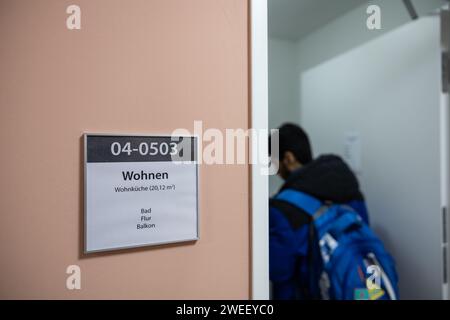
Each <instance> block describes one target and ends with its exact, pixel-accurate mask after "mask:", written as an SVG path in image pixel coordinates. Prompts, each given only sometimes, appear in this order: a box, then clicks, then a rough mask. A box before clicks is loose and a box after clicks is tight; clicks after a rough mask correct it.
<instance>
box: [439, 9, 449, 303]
mask: <svg viewBox="0 0 450 320" xmlns="http://www.w3.org/2000/svg"><path fill="white" fill-rule="evenodd" d="M439 19H440V33H441V66H442V69H441V73H442V74H441V77H442V82H441V90H440V91H441V93H440V167H441V168H440V171H441V208H442V209H441V210H442V212H441V214H442V231H441V233H442V234H441V239H442V244H441V247H442V299H443V300H449V295H450V291H449V285H448V278H449V275H450V273H449V271H450V270H449V261H450V257H449V251H448V237H449V235H450V228H449V221H448V220H449V213H448V212H449V199H450V139H449V136H450V110H449V109H450V98H449V91H450V9H449V7H448V5H447V6H445V7H444V8H442V9H441V10H440V17H439Z"/></svg>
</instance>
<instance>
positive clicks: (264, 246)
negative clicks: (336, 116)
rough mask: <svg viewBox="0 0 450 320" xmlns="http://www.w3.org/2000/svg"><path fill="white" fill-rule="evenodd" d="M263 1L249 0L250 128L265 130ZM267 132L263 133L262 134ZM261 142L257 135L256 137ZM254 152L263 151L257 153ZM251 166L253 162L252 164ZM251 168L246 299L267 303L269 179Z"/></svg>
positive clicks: (253, 147)
mask: <svg viewBox="0 0 450 320" xmlns="http://www.w3.org/2000/svg"><path fill="white" fill-rule="evenodd" d="M267 27H268V24H267V0H249V29H250V30H249V38H250V41H249V45H250V54H249V55H250V57H249V59H250V61H249V65H250V74H249V77H250V81H249V85H250V122H251V123H250V127H251V128H252V129H256V130H260V129H263V130H267V129H268V119H269V111H268V110H269V109H268V90H269V89H268V31H267ZM266 132H267V131H266ZM259 138H261V135H260V137H259ZM250 148H251V151H252V154H253V155H257V154H259V155H261V154H264V155H267V158H268V144H267V143H259V145H258V139H252V143H251V146H250ZM258 148H264V150H259V149H258ZM253 162H255V161H253ZM258 162H260V161H256V164H252V165H251V172H250V174H251V185H250V189H251V193H250V194H251V195H250V197H251V198H250V208H251V218H250V219H251V220H250V221H251V231H250V234H251V240H250V241H251V244H250V246H251V247H250V248H251V262H250V263H251V275H250V282H251V285H250V287H251V288H250V291H251V293H250V296H251V299H254V300H267V299H269V290H270V289H269V177H268V176H267V175H263V174H261V169H263V166H262V165H261V164H260V163H258Z"/></svg>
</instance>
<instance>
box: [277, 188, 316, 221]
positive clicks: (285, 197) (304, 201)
mask: <svg viewBox="0 0 450 320" xmlns="http://www.w3.org/2000/svg"><path fill="white" fill-rule="evenodd" d="M275 199H276V200H282V201H285V202H287V203H290V204H291V205H294V206H296V207H297V208H300V209H302V210H303V211H305V212H306V213H307V214H308V215H310V216H311V217H312V216H314V214H316V213H317V212H318V211H319V209H320V208H321V207H323V204H322V202H321V201H320V200H319V199H316V198H314V197H313V196H310V195H308V194H306V193H303V192H301V191H298V190H294V189H284V190H283V191H281V192H280V193H279V194H277V195H276V196H275Z"/></svg>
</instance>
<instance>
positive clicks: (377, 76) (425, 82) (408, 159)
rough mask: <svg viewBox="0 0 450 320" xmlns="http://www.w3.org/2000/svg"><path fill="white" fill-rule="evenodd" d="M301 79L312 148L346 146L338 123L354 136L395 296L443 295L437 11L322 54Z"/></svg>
mask: <svg viewBox="0 0 450 320" xmlns="http://www.w3.org/2000/svg"><path fill="white" fill-rule="evenodd" d="M380 66H382V67H380ZM301 80H302V81H301V97H302V99H301V104H302V125H303V126H304V128H305V130H306V131H308V132H309V133H310V135H311V142H312V144H313V145H314V146H315V148H316V152H317V153H319V154H323V153H330V152H331V153H334V154H339V155H341V156H344V145H345V144H344V141H345V135H346V133H347V132H357V133H358V136H359V137H360V141H361V143H360V148H359V149H360V152H357V154H359V156H358V157H359V158H360V163H361V165H360V168H361V169H360V173H359V181H360V183H361V186H362V190H363V192H364V193H365V195H366V200H367V205H368V208H369V214H370V218H371V221H372V223H371V225H372V227H373V229H374V230H375V232H376V233H377V234H378V235H379V236H380V237H381V238H382V239H383V241H384V243H385V245H386V246H387V247H388V249H389V251H390V252H391V253H392V254H393V256H394V258H395V259H396V261H397V270H398V272H399V275H400V292H401V296H402V298H407V299H439V298H441V290H442V256H441V229H442V225H441V208H440V169H439V164H440V162H439V160H440V151H439V106H440V102H439V99H440V94H439V93H440V41H439V20H438V17H426V18H422V19H420V20H417V21H415V22H412V23H409V24H407V25H404V26H402V27H401V28H398V29H396V30H395V31H393V32H391V33H388V34H385V35H384V36H382V37H380V38H379V39H376V40H373V41H370V42H368V43H366V44H364V45H363V46H360V47H357V48H355V49H353V50H351V51H349V52H347V53H346V54H345V55H340V56H338V57H335V58H333V59H330V60H329V61H327V62H325V63H322V64H320V65H318V66H316V67H314V68H311V69H309V70H308V71H307V72H305V73H303V74H302V79H301Z"/></svg>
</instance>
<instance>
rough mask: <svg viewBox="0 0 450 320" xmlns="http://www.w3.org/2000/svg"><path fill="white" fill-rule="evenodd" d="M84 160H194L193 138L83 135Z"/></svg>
mask: <svg viewBox="0 0 450 320" xmlns="http://www.w3.org/2000/svg"><path fill="white" fill-rule="evenodd" d="M85 143H86V146H85V148H86V149H85V150H86V159H87V162H152V161H196V160H197V156H196V155H197V138H196V137H179V136H125V135H117V136H114V135H95V134H86V137H85Z"/></svg>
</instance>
